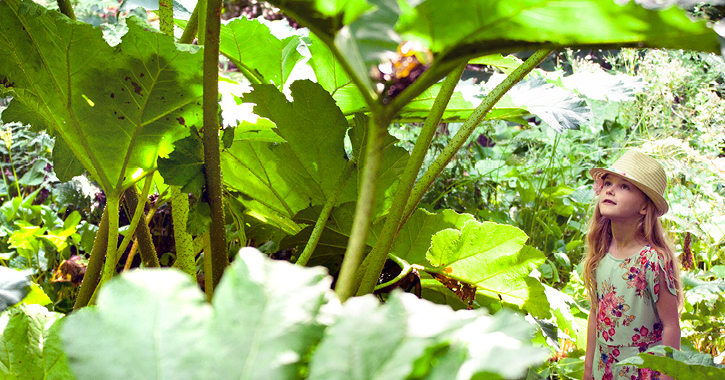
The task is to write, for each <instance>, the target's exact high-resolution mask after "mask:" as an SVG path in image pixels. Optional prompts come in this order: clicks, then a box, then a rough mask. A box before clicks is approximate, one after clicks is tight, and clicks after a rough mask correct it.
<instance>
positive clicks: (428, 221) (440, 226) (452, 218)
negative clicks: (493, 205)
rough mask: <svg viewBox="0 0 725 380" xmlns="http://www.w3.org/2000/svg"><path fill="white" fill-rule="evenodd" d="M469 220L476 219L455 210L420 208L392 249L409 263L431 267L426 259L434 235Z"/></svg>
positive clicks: (461, 225)
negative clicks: (431, 211)
mask: <svg viewBox="0 0 725 380" xmlns="http://www.w3.org/2000/svg"><path fill="white" fill-rule="evenodd" d="M469 220H475V218H474V217H473V215H470V214H458V213H457V212H455V211H453V210H442V211H440V212H438V213H435V214H433V213H430V212H428V211H426V210H424V209H418V210H416V211H415V213H413V215H411V217H410V219H408V222H406V223H405V226H403V228H402V229H401V230H400V232H399V233H398V236H397V238H396V239H395V241H394V242H393V246H392V247H391V249H390V251H391V252H392V253H393V254H395V255H396V256H398V257H400V258H401V259H403V260H405V261H407V262H408V263H409V264H419V265H423V266H426V267H430V266H432V265H431V264H430V262H428V259H426V252H428V249H429V248H430V244H431V238H432V237H433V235H435V234H436V233H438V232H439V231H442V230H445V229H449V228H453V229H461V228H463V226H464V225H465V223H466V222H467V221H469ZM378 230H380V228H376V229H374V231H375V232H378Z"/></svg>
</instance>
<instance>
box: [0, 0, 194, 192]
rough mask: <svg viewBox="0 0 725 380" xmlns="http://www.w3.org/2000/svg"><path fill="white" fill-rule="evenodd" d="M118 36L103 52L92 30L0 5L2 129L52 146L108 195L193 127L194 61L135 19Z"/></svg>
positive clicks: (33, 9) (16, 5) (10, 0)
mask: <svg viewBox="0 0 725 380" xmlns="http://www.w3.org/2000/svg"><path fill="white" fill-rule="evenodd" d="M128 27H129V31H128V33H127V34H126V35H125V36H124V37H123V39H122V42H121V43H120V44H119V45H117V46H115V47H113V48H112V47H110V46H109V45H108V44H107V43H106V42H105V41H104V40H103V37H102V33H101V30H100V28H93V27H92V26H90V25H88V24H83V23H79V22H75V21H71V20H69V19H68V18H67V17H65V16H63V15H61V14H60V13H57V12H54V11H46V10H45V9H44V8H42V7H40V6H39V5H36V4H34V3H32V2H31V1H27V0H22V1H21V0H5V1H3V2H1V3H0V28H2V30H3V33H2V37H0V62H2V64H0V77H6V79H7V81H8V82H9V83H12V87H11V95H12V96H13V100H12V102H11V103H10V106H9V107H8V108H7V109H6V110H5V111H4V112H3V120H4V121H6V122H7V121H18V122H21V123H24V124H30V125H32V126H34V127H36V128H47V129H48V130H50V131H51V132H52V133H53V134H55V135H56V136H58V137H59V138H62V139H63V141H64V142H65V143H66V144H67V146H68V148H69V150H70V151H71V152H72V153H73V154H74V155H75V157H77V158H78V160H80V162H81V163H82V164H83V166H84V167H85V168H86V170H88V172H89V173H90V174H91V175H92V176H93V177H94V179H96V180H98V182H99V183H100V184H101V185H102V187H103V189H104V190H105V191H106V192H107V193H111V194H113V193H116V194H118V193H120V191H121V190H123V188H125V187H126V186H128V185H129V184H130V183H133V182H134V181H135V180H136V179H137V178H138V177H139V175H141V174H142V173H143V172H146V173H148V172H150V171H153V170H154V169H155V168H156V158H157V157H158V156H165V155H167V154H169V153H170V152H171V151H172V150H173V143H174V141H176V140H178V139H180V138H183V137H184V136H185V135H187V134H188V126H189V125H194V124H196V123H197V122H198V121H199V120H200V119H201V107H200V101H201V90H202V89H201V84H202V73H201V69H200V68H201V62H202V54H198V53H197V54H192V53H189V52H183V51H180V50H178V49H177V48H176V46H175V45H174V42H173V38H171V37H168V36H165V35H162V34H159V33H154V32H151V31H148V30H146V29H145V27H144V25H142V23H141V22H140V21H137V20H136V19H130V20H129V22H128ZM55 158H58V157H55ZM70 160H71V159H70V158H65V159H64V161H65V162H69V161H70ZM65 166H68V165H65ZM73 172H74V173H75V172H76V171H73Z"/></svg>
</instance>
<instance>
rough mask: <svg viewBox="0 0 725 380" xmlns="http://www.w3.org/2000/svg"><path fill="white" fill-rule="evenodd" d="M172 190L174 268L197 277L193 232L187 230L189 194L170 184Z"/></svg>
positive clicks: (194, 277)
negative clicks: (174, 247)
mask: <svg viewBox="0 0 725 380" xmlns="http://www.w3.org/2000/svg"><path fill="white" fill-rule="evenodd" d="M169 189H170V190H171V192H170V193H171V219H172V220H173V222H174V242H175V243H176V261H174V265H173V267H174V268H177V269H180V270H181V271H182V272H184V273H186V274H188V275H189V276H191V277H192V278H193V279H196V261H194V256H196V252H194V250H193V248H194V244H193V243H192V240H191V234H189V233H188V232H186V221H187V219H188V218H189V195H188V194H186V193H182V192H181V190H180V188H179V187H178V186H169Z"/></svg>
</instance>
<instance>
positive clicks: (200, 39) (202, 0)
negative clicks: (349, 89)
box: [196, 0, 221, 46]
mask: <svg viewBox="0 0 725 380" xmlns="http://www.w3.org/2000/svg"><path fill="white" fill-rule="evenodd" d="M216 1H217V0H212V2H216ZM209 6H211V3H210V2H209V1H208V0H199V2H198V3H196V8H198V9H199V17H197V18H196V20H197V23H198V26H197V28H196V43H197V44H199V46H203V45H205V40H206V33H208V31H207V29H206V22H207V19H208V17H209V16H208V13H209V12H208V10H207V9H208V7H209ZM220 17H221V14H220Z"/></svg>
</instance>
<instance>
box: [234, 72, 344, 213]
mask: <svg viewBox="0 0 725 380" xmlns="http://www.w3.org/2000/svg"><path fill="white" fill-rule="evenodd" d="M254 88H255V90H254V91H253V92H251V93H249V94H247V95H245V96H244V101H246V102H252V103H255V104H256V106H255V112H257V114H258V115H260V116H262V117H266V118H269V119H270V120H272V121H273V122H275V123H276V125H277V128H276V129H273V130H269V132H271V133H265V134H254V136H255V137H252V135H251V134H248V133H235V141H234V143H233V144H232V146H231V147H230V148H229V149H227V150H226V151H224V152H223V153H222V170H223V171H224V173H225V176H224V181H225V182H226V183H227V184H228V185H229V186H231V187H232V188H235V189H237V190H238V191H241V192H243V193H245V194H247V195H249V196H250V197H253V198H254V199H255V200H258V201H259V202H260V203H262V204H263V205H264V206H266V207H268V208H270V209H271V210H272V212H273V213H275V214H277V215H279V217H286V218H290V219H291V218H292V217H293V216H294V215H295V214H296V213H297V212H299V211H300V210H302V209H304V208H307V207H309V206H312V205H313V204H323V203H324V202H325V199H326V197H327V196H329V194H330V193H331V192H332V188H333V186H334V184H335V182H336V181H337V179H338V178H339V177H340V175H341V173H342V172H343V169H344V168H345V165H346V164H347V159H346V156H345V149H344V145H343V139H344V135H345V131H346V129H347V121H346V120H345V118H344V116H343V115H342V113H340V111H339V109H338V108H337V107H336V106H335V104H334V101H333V100H332V98H331V97H330V95H329V94H328V93H327V92H325V91H324V90H323V89H322V88H321V87H320V86H319V85H317V84H314V83H312V82H309V81H298V82H295V83H293V84H292V87H291V90H292V96H293V97H294V98H295V101H294V102H289V101H287V100H286V99H285V98H284V95H283V94H282V93H280V92H279V90H277V89H276V88H275V86H273V85H255V86H254ZM257 135H258V136H259V137H256V136H257ZM260 140H261V141H260ZM270 140H272V142H270ZM354 186H355V181H354V180H353V181H349V183H348V188H347V189H346V190H344V191H343V194H342V195H341V197H340V199H339V202H349V201H352V200H354V199H355V187H354ZM247 206H248V207H254V206H253V205H249V204H248V205H247Z"/></svg>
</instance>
